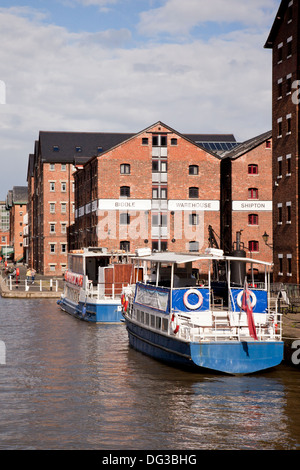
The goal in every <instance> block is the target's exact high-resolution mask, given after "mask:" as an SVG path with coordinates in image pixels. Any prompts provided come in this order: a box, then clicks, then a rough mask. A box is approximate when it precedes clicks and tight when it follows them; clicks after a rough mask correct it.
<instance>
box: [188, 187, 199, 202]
mask: <svg viewBox="0 0 300 470" xmlns="http://www.w3.org/2000/svg"><path fill="white" fill-rule="evenodd" d="M198 197H199V188H196V187H191V188H189V198H190V199H197V198H198Z"/></svg>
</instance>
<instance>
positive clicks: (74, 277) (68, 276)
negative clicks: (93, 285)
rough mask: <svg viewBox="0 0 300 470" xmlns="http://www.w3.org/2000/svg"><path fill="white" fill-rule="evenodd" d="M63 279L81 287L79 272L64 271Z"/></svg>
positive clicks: (81, 279) (81, 277)
mask: <svg viewBox="0 0 300 470" xmlns="http://www.w3.org/2000/svg"><path fill="white" fill-rule="evenodd" d="M65 281H67V282H69V283H70V284H74V285H75V286H79V287H82V281H83V276H82V275H81V274H76V273H71V272H69V271H66V272H65Z"/></svg>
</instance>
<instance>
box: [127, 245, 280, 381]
mask: <svg viewBox="0 0 300 470" xmlns="http://www.w3.org/2000/svg"><path fill="white" fill-rule="evenodd" d="M135 261H136V262H137V263H138V265H139V269H141V270H143V282H137V283H136V284H135V285H132V286H129V287H127V288H125V289H124V291H123V292H124V295H125V297H126V301H123V307H122V309H123V316H124V318H125V322H126V326H127V330H128V336H129V343H130V345H131V346H132V347H133V348H134V349H136V350H138V351H140V352H142V353H145V354H147V355H149V356H152V357H153V358H156V359H159V360H162V361H166V362H168V363H172V364H174V365H179V366H188V367H195V368H199V369H206V370H211V371H217V372H221V373H226V374H232V375H240V374H241V375H243V374H251V373H255V372H258V371H261V370H265V369H269V368H272V367H274V366H277V365H279V364H280V363H281V361H282V360H283V342H282V321H281V315H280V314H279V313H278V312H277V306H276V305H275V306H274V310H271V308H270V266H271V265H270V264H269V263H264V262H262V261H258V260H255V259H252V258H250V259H249V258H246V257H240V258H238V257H235V256H224V255H223V252H221V250H211V249H208V250H206V253H205V254H204V255H199V256H197V255H195V256H191V255H185V254H175V253H154V254H149V255H148V256H140V257H139V256H137V257H136V258H135ZM214 263H217V265H218V266H219V268H221V269H219V273H220V272H221V271H222V275H223V276H224V278H223V280H221V281H222V282H219V281H218V282H214V280H213V279H212V273H213V271H214V272H215V271H216V270H215V269H213V264H214ZM247 264H249V265H250V268H249V270H247V269H246V266H247ZM193 265H194V266H195V265H197V267H198V269H197V270H196V271H195V270H194V269H193ZM258 266H259V267H260V268H261V267H262V266H264V268H263V269H262V278H263V279H262V282H259V283H257V282H256V281H254V279H252V280H251V273H252V274H253V273H255V272H256V271H255V269H256V268H257V267H258ZM233 272H235V273H236V272H239V274H242V277H244V274H245V273H246V275H247V276H248V278H250V279H249V287H247V281H246V278H245V277H244V280H243V281H241V282H233V280H232V279H231V273H233ZM202 278H203V279H204V280H202V281H200V279H202Z"/></svg>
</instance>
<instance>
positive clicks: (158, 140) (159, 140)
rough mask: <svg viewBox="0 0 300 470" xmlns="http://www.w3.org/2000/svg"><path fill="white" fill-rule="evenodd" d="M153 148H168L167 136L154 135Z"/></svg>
mask: <svg viewBox="0 0 300 470" xmlns="http://www.w3.org/2000/svg"><path fill="white" fill-rule="evenodd" d="M152 146H153V147H166V146H167V136H166V135H153V136H152Z"/></svg>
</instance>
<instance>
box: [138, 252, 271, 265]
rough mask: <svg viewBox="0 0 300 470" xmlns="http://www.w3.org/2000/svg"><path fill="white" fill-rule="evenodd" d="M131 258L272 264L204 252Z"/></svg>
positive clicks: (163, 260) (141, 259)
mask: <svg viewBox="0 0 300 470" xmlns="http://www.w3.org/2000/svg"><path fill="white" fill-rule="evenodd" d="M133 259H136V260H140V261H150V262H152V263H161V264H163V263H165V264H185V263H193V262H195V261H210V260H213V261H222V260H224V261H242V262H244V263H252V264H262V265H264V266H272V263H268V262H266V261H261V260H257V259H254V258H243V257H236V256H224V255H215V254H210V253H208V252H207V253H205V254H203V255H188V254H180V253H172V252H162V253H152V254H150V255H145V256H135V257H134V258H133Z"/></svg>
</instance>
